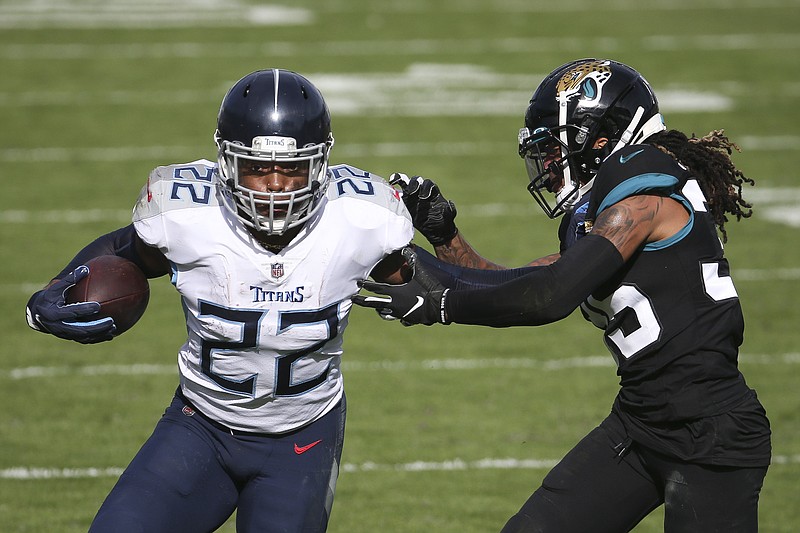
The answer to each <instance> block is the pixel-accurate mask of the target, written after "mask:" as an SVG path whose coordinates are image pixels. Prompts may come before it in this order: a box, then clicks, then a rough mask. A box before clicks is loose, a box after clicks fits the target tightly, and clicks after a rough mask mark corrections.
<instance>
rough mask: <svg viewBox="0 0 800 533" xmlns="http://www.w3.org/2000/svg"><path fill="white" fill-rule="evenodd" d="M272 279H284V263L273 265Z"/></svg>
mask: <svg viewBox="0 0 800 533" xmlns="http://www.w3.org/2000/svg"><path fill="white" fill-rule="evenodd" d="M272 277H273V278H282V277H283V263H272Z"/></svg>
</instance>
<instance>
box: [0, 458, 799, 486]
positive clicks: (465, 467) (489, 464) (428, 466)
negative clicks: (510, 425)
mask: <svg viewBox="0 0 800 533" xmlns="http://www.w3.org/2000/svg"><path fill="white" fill-rule="evenodd" d="M558 461H559V460H558V459H531V458H529V459H518V458H513V457H502V458H493V457H487V458H484V459H478V460H476V461H466V460H464V459H459V458H455V459H450V460H447V461H412V462H408V463H394V464H392V463H375V462H372V461H364V462H362V463H344V464H343V465H342V467H341V470H342V471H343V472H347V473H352V474H355V473H369V472H412V473H413V472H453V471H459V472H464V471H476V470H549V469H551V468H553V467H554V466H555V465H556V464H557V463H558ZM797 464H800V454H791V455H774V456H773V457H772V465H773V466H794V465H797ZM122 471H123V468H121V467H105V468H101V467H86V468H43V467H30V466H13V467H10V468H4V469H1V470H0V479H10V480H26V481H27V480H49V479H86V478H106V477H111V478H116V477H119V476H120V475H121V474H122Z"/></svg>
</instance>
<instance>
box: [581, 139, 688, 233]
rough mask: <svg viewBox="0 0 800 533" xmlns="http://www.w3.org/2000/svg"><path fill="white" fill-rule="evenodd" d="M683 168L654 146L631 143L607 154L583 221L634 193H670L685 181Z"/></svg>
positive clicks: (596, 177) (597, 176)
mask: <svg viewBox="0 0 800 533" xmlns="http://www.w3.org/2000/svg"><path fill="white" fill-rule="evenodd" d="M688 176H689V172H688V169H687V168H686V167H684V166H683V165H681V164H680V163H678V162H677V161H676V160H675V159H673V158H672V157H671V156H670V155H669V154H666V153H664V152H662V151H661V150H659V149H658V148H656V147H655V146H651V145H647V144H634V145H631V146H626V147H625V148H623V149H621V150H620V151H618V152H614V153H613V154H611V155H609V156H608V157H607V158H606V159H605V161H603V164H602V165H600V169H599V170H598V171H597V175H596V176H595V178H594V184H593V185H592V189H591V191H590V193H589V194H590V200H589V209H588V210H587V212H586V219H587V220H595V219H596V218H597V215H599V214H600V213H602V212H603V211H604V210H605V209H606V208H607V207H610V206H612V205H614V204H615V203H617V202H619V201H621V200H624V199H625V198H628V197H630V196H635V195H637V194H664V195H668V194H672V193H676V192H678V191H680V190H681V188H683V186H684V185H685V184H686V180H687V179H688Z"/></svg>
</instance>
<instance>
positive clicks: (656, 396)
mask: <svg viewBox="0 0 800 533" xmlns="http://www.w3.org/2000/svg"><path fill="white" fill-rule="evenodd" d="M637 194H648V195H661V196H668V197H671V198H673V199H675V200H676V201H678V202H680V203H681V204H683V205H684V206H685V207H686V209H687V211H688V213H689V215H690V216H689V221H688V223H687V224H686V226H685V227H684V228H683V229H682V230H681V231H679V232H678V233H676V234H675V235H673V236H672V237H670V238H668V239H665V240H663V241H658V242H652V243H649V244H647V245H646V246H644V248H643V249H641V250H640V251H639V252H637V254H636V255H635V256H634V257H633V258H632V259H631V260H629V261H628V262H627V263H626V265H625V267H624V268H623V269H622V270H621V271H620V272H618V274H617V275H615V276H614V277H613V278H612V279H611V280H609V281H608V282H607V283H605V284H604V285H603V286H602V287H600V288H599V289H598V290H596V291H595V292H594V293H593V294H592V296H591V297H590V298H588V299H587V300H586V301H585V302H584V303H583V304H582V305H581V310H582V312H583V314H584V316H585V317H586V318H587V319H588V320H590V321H591V322H592V323H593V324H594V325H596V326H598V327H600V328H602V329H604V330H605V336H604V339H605V343H606V345H607V346H608V348H609V349H610V350H611V352H612V353H613V354H614V357H615V358H616V360H617V363H618V365H619V367H618V372H617V373H618V375H619V377H620V385H621V389H620V391H619V394H618V396H617V401H616V407H617V409H618V410H619V411H620V412H621V414H622V416H623V419H624V420H626V421H627V423H628V425H629V426H631V427H630V428H629V429H630V431H631V433H632V434H633V436H634V438H635V439H637V440H640V441H644V443H646V444H650V445H652V446H653V447H655V448H657V449H658V448H664V447H666V448H668V449H667V450H665V451H668V452H670V453H672V454H675V455H679V456H683V457H684V458H689V459H691V458H695V459H708V457H707V456H706V455H707V454H709V453H711V452H709V450H708V449H706V448H708V447H709V446H713V444H711V443H705V444H703V443H699V442H698V440H697V435H694V436H691V435H688V434H687V435H686V436H685V437H686V438H681V435H680V433H681V432H680V431H678V432H676V431H675V429H676V428H677V427H678V426H681V427H682V428H683V429H682V430H681V431H686V427H687V426H686V423H687V422H690V421H692V420H698V419H701V418H708V417H714V416H716V415H720V414H722V413H728V412H730V411H732V410H734V408H736V407H737V406H739V405H742V404H744V403H747V402H748V401H751V400H753V396H754V393H753V392H752V391H751V390H750V389H749V387H748V386H747V385H746V383H745V380H744V377H743V376H742V374H741V373H740V372H739V369H738V366H737V357H738V349H739V345H740V344H741V343H742V338H743V331H744V319H743V316H742V308H741V306H740V303H739V298H738V295H737V293H736V288H735V287H734V284H733V281H732V279H731V277H730V271H729V267H728V262H727V261H726V259H725V258H724V256H723V249H722V244H721V242H720V240H719V237H718V236H717V232H716V228H715V225H714V222H713V220H712V218H711V216H710V213H708V211H707V207H706V203H705V198H704V196H703V193H702V191H701V190H700V187H699V185H698V183H697V181H695V180H694V179H693V178H692V176H691V174H690V173H689V171H688V170H687V169H686V168H685V167H683V166H682V165H680V164H679V163H677V162H676V161H675V160H674V159H673V158H672V157H670V156H669V155H667V154H665V153H663V152H661V151H660V150H658V149H657V148H655V147H652V146H647V145H634V146H629V147H626V148H624V149H622V150H620V151H619V152H617V153H615V154H613V155H611V156H610V157H609V158H608V159H607V160H606V161H605V162H604V163H603V165H602V166H601V167H600V170H599V172H598V174H597V176H596V178H595V184H594V187H593V189H592V198H591V201H590V205H589V209H588V212H587V215H586V218H587V220H595V219H596V217H597V215H599V214H600V213H601V212H602V211H603V210H604V209H606V208H607V207H609V206H611V205H613V204H615V203H617V202H619V201H621V200H623V199H624V198H626V197H629V196H633V195H637ZM755 403H756V404H757V401H756V402H755ZM758 408H760V406H758ZM761 414H762V415H763V411H762V413H761ZM756 418H757V419H758V420H756V421H755V422H754V426H753V427H749V428H748V431H752V432H754V435H753V437H754V438H755V441H754V442H756V443H760V444H757V445H756V448H759V446H761V448H762V449H760V450H753V448H752V447H751V446H749V445H748V446H746V448H748V449H749V451H748V452H747V453H753V452H755V454H754V455H750V457H749V459H747V460H745V461H744V462H745V463H749V461H750V460H754V461H755V462H756V463H761V464H763V462H764V460H765V459H764V455H765V454H766V460H767V461H768V457H769V428H768V423H767V421H766V417H765V416H757V417H756ZM676 423H677V424H676ZM703 438H708V439H713V438H715V436H714V435H711V434H709V435H706V436H705V437H701V440H702V439H703ZM670 439H673V440H675V441H676V442H670ZM740 444H745V443H740ZM750 444H752V443H750ZM764 445H765V446H764ZM715 453H716V452H715ZM743 458H744V457H743ZM736 462H739V461H736V460H734V463H736Z"/></svg>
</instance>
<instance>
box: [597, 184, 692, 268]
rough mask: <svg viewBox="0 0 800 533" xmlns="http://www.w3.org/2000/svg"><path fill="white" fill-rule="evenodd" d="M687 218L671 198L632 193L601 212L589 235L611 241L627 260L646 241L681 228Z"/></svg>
mask: <svg viewBox="0 0 800 533" xmlns="http://www.w3.org/2000/svg"><path fill="white" fill-rule="evenodd" d="M688 220H689V213H688V212H687V211H686V209H684V207H683V206H682V205H681V204H679V203H678V202H676V201H675V200H673V199H671V198H665V197H662V196H647V195H640V196H631V197H628V198H625V199H624V200H622V201H620V202H617V203H616V204H614V205H612V206H611V207H609V208H608V209H606V210H605V211H603V212H602V213H600V216H598V217H597V221H595V223H594V226H593V227H592V231H591V234H592V235H600V236H601V237H605V238H606V239H608V240H609V241H611V243H612V244H613V245H614V247H616V249H617V250H618V251H619V253H620V254H621V255H622V258H623V259H624V260H625V261H627V260H628V259H630V258H631V256H633V254H634V253H636V251H637V250H638V249H639V248H641V247H642V246H644V245H645V244H647V243H650V242H655V241H660V240H663V239H666V238H667V237H670V236H672V235H674V234H675V233H677V232H678V231H680V229H681V228H682V227H683V226H685V225H686V223H687V222H688Z"/></svg>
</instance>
